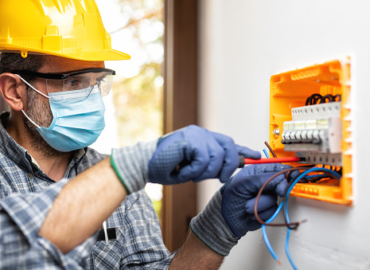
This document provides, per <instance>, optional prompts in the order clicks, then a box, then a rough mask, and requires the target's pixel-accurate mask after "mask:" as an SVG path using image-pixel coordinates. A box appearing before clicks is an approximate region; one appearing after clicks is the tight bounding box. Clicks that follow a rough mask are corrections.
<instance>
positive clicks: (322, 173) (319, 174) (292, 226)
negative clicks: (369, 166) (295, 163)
mask: <svg viewBox="0 0 370 270" xmlns="http://www.w3.org/2000/svg"><path fill="white" fill-rule="evenodd" d="M265 144H266V146H268V148H269V150H270V152H271V154H272V155H273V156H275V157H276V154H275V153H274V151H273V150H272V149H271V147H269V145H268V143H267V142H265ZM265 154H266V152H265ZM266 156H268V155H266ZM294 171H303V172H302V173H300V174H299V175H298V176H296V177H295V178H293V179H292V180H291V181H289V179H290V175H291V173H292V172H294ZM283 173H285V174H286V175H285V176H286V179H287V180H288V181H289V185H288V187H287V189H286V191H285V195H284V198H283V200H282V201H281V203H280V204H279V206H278V208H277V210H276V211H275V213H274V214H273V215H272V216H271V217H270V218H269V219H268V220H267V221H266V222H265V221H263V220H262V219H261V218H260V217H259V216H258V211H257V206H258V202H259V199H260V196H261V194H262V193H263V190H264V189H265V187H266V186H267V185H268V184H269V183H270V182H271V181H272V180H273V179H274V178H275V177H277V176H278V175H281V174H283ZM310 173H315V174H314V175H309V174H310ZM328 178H332V179H334V180H335V181H336V182H337V183H338V182H339V180H340V178H341V175H340V174H339V173H338V172H335V171H333V170H330V169H327V168H323V167H322V168H318V167H312V166H306V167H296V168H289V169H286V170H283V171H281V172H278V173H276V174H275V175H273V176H272V177H271V178H270V179H268V180H267V181H266V182H265V184H264V185H263V186H262V187H261V189H260V190H259V192H258V194H257V197H256V203H255V205H254V215H255V217H256V219H257V221H258V222H259V223H261V224H262V226H261V229H262V236H263V239H264V241H265V244H266V247H267V249H268V250H269V252H270V253H271V255H272V257H273V258H274V259H275V260H276V261H277V262H278V264H279V265H281V262H280V260H279V258H278V256H277V255H276V253H275V251H274V249H273V248H272V246H271V244H270V241H269V239H268V236H267V232H266V226H274V227H280V226H285V227H287V236H286V241H285V253H286V255H287V257H288V260H289V262H290V264H291V266H292V267H293V269H295V270H296V269H297V267H296V265H295V264H294V262H293V259H292V257H291V255H290V252H289V238H290V231H291V230H297V229H298V226H299V225H300V224H302V223H303V222H305V221H306V220H301V221H298V222H292V223H291V222H290V218H289V213H288V199H289V195H290V193H291V191H292V190H293V188H294V186H295V185H296V184H297V183H298V182H302V183H307V182H317V181H320V180H322V179H328ZM282 209H283V213H284V220H285V223H271V222H272V221H273V220H274V219H275V218H276V217H277V215H278V214H279V213H280V212H281V210H282Z"/></svg>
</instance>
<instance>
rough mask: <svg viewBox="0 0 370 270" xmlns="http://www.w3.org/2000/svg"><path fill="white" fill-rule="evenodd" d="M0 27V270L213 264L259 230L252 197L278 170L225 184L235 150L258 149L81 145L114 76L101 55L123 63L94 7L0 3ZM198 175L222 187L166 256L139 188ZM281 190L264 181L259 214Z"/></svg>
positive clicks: (213, 138)
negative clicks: (2, 107)
mask: <svg viewBox="0 0 370 270" xmlns="http://www.w3.org/2000/svg"><path fill="white" fill-rule="evenodd" d="M16 5H17V6H22V10H20V9H17V8H16ZM15 10H17V11H15ZM20 26H21V27H20ZM0 29H1V32H0V51H1V52H2V54H1V59H0V93H1V95H2V97H3V98H4V100H5V101H6V102H7V104H8V105H9V107H10V113H3V114H2V115H1V117H0V118H1V123H0V141H1V142H0V174H1V177H0V197H1V201H0V232H1V234H0V268H4V269H33V268H34V269H40V268H47V269H60V268H63V269H81V268H84V269H92V268H94V269H95V268H97V269H118V268H122V269H124V268H133V269H136V268H137V269H167V268H170V269H217V268H218V267H219V266H220V264H221V263H222V261H223V258H224V256H226V255H227V254H228V253H229V252H230V250H231V248H232V247H233V246H235V245H236V243H237V242H238V240H239V239H240V237H242V236H244V235H245V234H246V233H247V231H251V230H255V229H257V228H259V224H258V223H257V222H256V221H255V219H254V215H253V205H254V200H255V195H256V193H257V192H258V190H259V187H261V186H262V185H263V183H264V182H265V181H266V180H267V179H268V178H270V177H271V176H272V175H273V174H274V172H277V171H280V170H282V169H284V168H286V166H282V165H278V164H273V165H263V166H250V167H246V168H244V169H242V170H241V172H239V173H238V174H236V175H235V176H234V177H233V178H231V179H230V180H229V181H228V179H229V177H230V176H231V175H232V173H233V172H234V170H235V169H236V168H237V167H238V159H239V158H238V155H243V156H246V157H251V158H260V154H259V153H258V152H255V151H253V150H250V149H248V148H246V147H241V146H238V145H235V144H234V142H233V141H232V139H230V138H229V137H227V136H224V135H221V134H217V133H213V132H210V131H207V130H205V129H202V128H200V127H196V126H189V127H186V128H184V129H182V130H179V131H177V132H174V133H172V134H170V135H167V136H164V137H162V138H160V139H159V140H158V141H154V142H149V143H139V144H137V145H135V146H132V147H125V148H121V149H114V150H113V151H112V155H111V156H110V157H105V156H103V155H100V154H99V153H97V152H95V151H94V150H92V149H90V148H87V146H89V145H90V144H91V143H92V142H94V141H95V140H96V139H97V137H98V136H99V135H100V133H101V131H102V129H103V128H104V109H105V108H104V104H103V102H102V97H103V96H104V95H106V94H108V92H109V90H110V87H111V79H112V76H113V75H114V71H112V70H109V69H105V68H104V60H125V59H129V56H128V55H127V54H125V53H122V52H118V51H115V50H112V49H111V47H110V37H109V35H108V34H107V33H106V31H105V30H104V27H103V25H102V23H101V19H100V15H99V12H98V10H97V7H96V5H95V2H94V1H93V0H85V1H82V0H79V1H77V0H68V1H52V3H51V2H50V1H46V0H36V1H35V0H33V1H31V0H22V1H17V2H16V3H15V1H2V2H1V3H0ZM209 178H219V179H220V180H221V181H222V182H227V183H226V184H225V185H224V186H223V187H222V188H221V190H220V191H218V192H217V193H216V194H215V196H214V197H213V198H212V200H211V201H210V203H209V204H208V205H207V207H206V209H205V210H204V211H203V212H202V213H200V214H199V215H198V216H197V217H195V218H193V220H192V221H191V224H190V228H191V232H190V233H189V236H188V238H187V240H186V241H185V243H184V245H183V246H182V248H181V249H180V250H179V251H176V252H175V253H173V254H170V253H169V252H168V250H167V249H166V248H165V247H164V245H163V241H162V236H161V232H160V227H159V223H158V219H157V217H156V214H155V212H154V209H153V206H152V204H151V202H150V200H149V198H148V197H147V196H146V194H145V192H144V191H143V188H144V186H145V184H146V183H147V182H154V183H160V184H164V185H170V184H178V183H183V182H186V181H191V180H192V181H196V182H197V181H201V180H204V179H209ZM285 187H286V181H285V180H284V176H283V175H281V176H280V177H276V179H275V180H274V181H273V182H272V183H271V184H270V185H268V187H267V189H266V191H268V192H270V193H269V194H264V195H263V196H261V199H260V204H259V208H258V210H259V212H260V215H261V217H262V218H264V219H267V218H268V217H269V216H271V214H272V213H273V212H274V211H275V210H276V198H277V197H276V194H278V195H282V193H283V191H284V189H285ZM102 224H103V228H104V229H103V230H99V228H100V227H102ZM106 227H107V228H108V229H105V228H106Z"/></svg>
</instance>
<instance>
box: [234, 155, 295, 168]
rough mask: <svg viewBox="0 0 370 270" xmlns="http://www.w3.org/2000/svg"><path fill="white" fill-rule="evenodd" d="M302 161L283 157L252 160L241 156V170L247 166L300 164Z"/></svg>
mask: <svg viewBox="0 0 370 270" xmlns="http://www.w3.org/2000/svg"><path fill="white" fill-rule="evenodd" d="M299 161H302V159H301V158H299V157H282V158H260V159H251V158H244V157H243V156H239V168H243V167H244V165H247V164H265V163H286V162H299Z"/></svg>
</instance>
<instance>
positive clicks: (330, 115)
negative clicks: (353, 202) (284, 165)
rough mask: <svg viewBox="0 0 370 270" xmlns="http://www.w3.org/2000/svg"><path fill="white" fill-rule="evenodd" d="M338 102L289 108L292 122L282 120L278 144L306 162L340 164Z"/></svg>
mask: <svg viewBox="0 0 370 270" xmlns="http://www.w3.org/2000/svg"><path fill="white" fill-rule="evenodd" d="M340 111H341V102H330V103H323V104H318V105H311V106H304V107H298V108H293V109H292V121H286V122H284V123H283V134H282V140H281V143H282V144H284V150H285V151H288V152H295V153H296V156H297V157H301V158H302V160H305V162H302V163H309V164H325V165H332V166H342V160H341V142H342V120H341V117H340Z"/></svg>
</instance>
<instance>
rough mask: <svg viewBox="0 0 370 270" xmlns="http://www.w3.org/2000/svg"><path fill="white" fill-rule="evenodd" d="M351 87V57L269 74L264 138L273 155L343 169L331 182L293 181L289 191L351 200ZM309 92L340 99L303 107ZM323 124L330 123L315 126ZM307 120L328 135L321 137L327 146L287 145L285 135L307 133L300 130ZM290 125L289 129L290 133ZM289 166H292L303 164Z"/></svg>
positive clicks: (324, 198)
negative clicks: (267, 116) (292, 157)
mask: <svg viewBox="0 0 370 270" xmlns="http://www.w3.org/2000/svg"><path fill="white" fill-rule="evenodd" d="M350 92H351V62H350V58H346V59H342V60H334V61H330V62H325V63H323V64H317V65H313V66H309V67H306V68H301V69H295V70H292V71H288V72H284V73H280V74H276V75H274V76H272V77H271V80H270V129H269V130H270V135H269V138H270V145H271V147H272V148H273V150H274V151H275V152H276V154H277V156H278V157H288V156H299V157H304V158H305V162H304V163H306V164H322V165H323V166H330V167H331V168H336V169H338V170H339V169H341V172H342V178H341V180H340V182H339V184H338V182H335V181H334V182H333V181H323V182H317V183H298V184H297V185H296V186H295V187H294V189H293V191H292V193H291V195H293V196H297V197H304V198H308V199H315V200H321V201H326V202H330V203H337V204H345V205H351V204H352V181H353V179H352V137H351V135H352V134H351V133H352V129H351V103H350ZM313 94H320V95H321V96H326V95H332V96H340V99H341V100H340V102H333V103H327V104H320V105H316V104H315V105H314V106H307V102H306V101H307V98H308V97H310V96H312V95H313ZM292 109H293V110H292ZM316 110H317V111H316ZM335 113H337V117H335ZM333 115H334V116H333ZM310 117H312V118H313V120H311V119H310ZM330 117H331V118H330ZM293 120H294V121H293ZM312 123H313V124H312ZM323 123H324V125H325V124H327V123H329V124H327V126H328V127H329V126H330V128H333V127H334V128H333V129H330V128H327V129H326V130H325V132H326V133H325V134H324V133H323V131H320V130H319V127H320V125H323ZM312 125H314V128H317V129H318V131H317V133H319V131H320V132H322V134H324V135H325V136H327V138H326V139H325V142H322V143H325V144H326V146H327V149H326V148H325V149H324V148H323V146H322V145H319V144H316V145H314V144H310V145H309V144H306V143H302V142H299V143H297V144H286V141H287V140H284V138H285V137H287V138H289V139H290V138H291V137H292V138H296V137H295V135H296V134H297V133H299V136H298V137H300V136H301V133H302V132H306V133H307V130H304V128H305V127H306V128H308V127H309V126H312ZM292 126H295V128H297V129H300V130H302V131H299V132H297V131H296V130H293V129H294V127H293V128H292ZM301 126H303V128H301ZM287 130H288V131H287ZM292 130H293V132H294V133H293V132H291V131H292ZM332 130H335V131H332ZM284 132H285V133H284ZM289 132H290V134H289ZM308 132H311V133H312V130H308ZM284 134H285V135H284ZM287 134H288V135H287ZM320 134H321V133H320ZM322 134H321V135H322ZM324 135H323V136H324ZM336 140H337V141H336ZM333 141H334V143H333ZM333 144H337V145H338V147H335V146H333ZM320 147H321V148H320ZM330 147H331V149H330ZM295 149H297V150H295ZM302 149H304V151H302ZM333 149H334V150H333ZM331 152H333V153H331ZM290 165H293V166H297V165H302V164H298V163H296V164H290Z"/></svg>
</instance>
